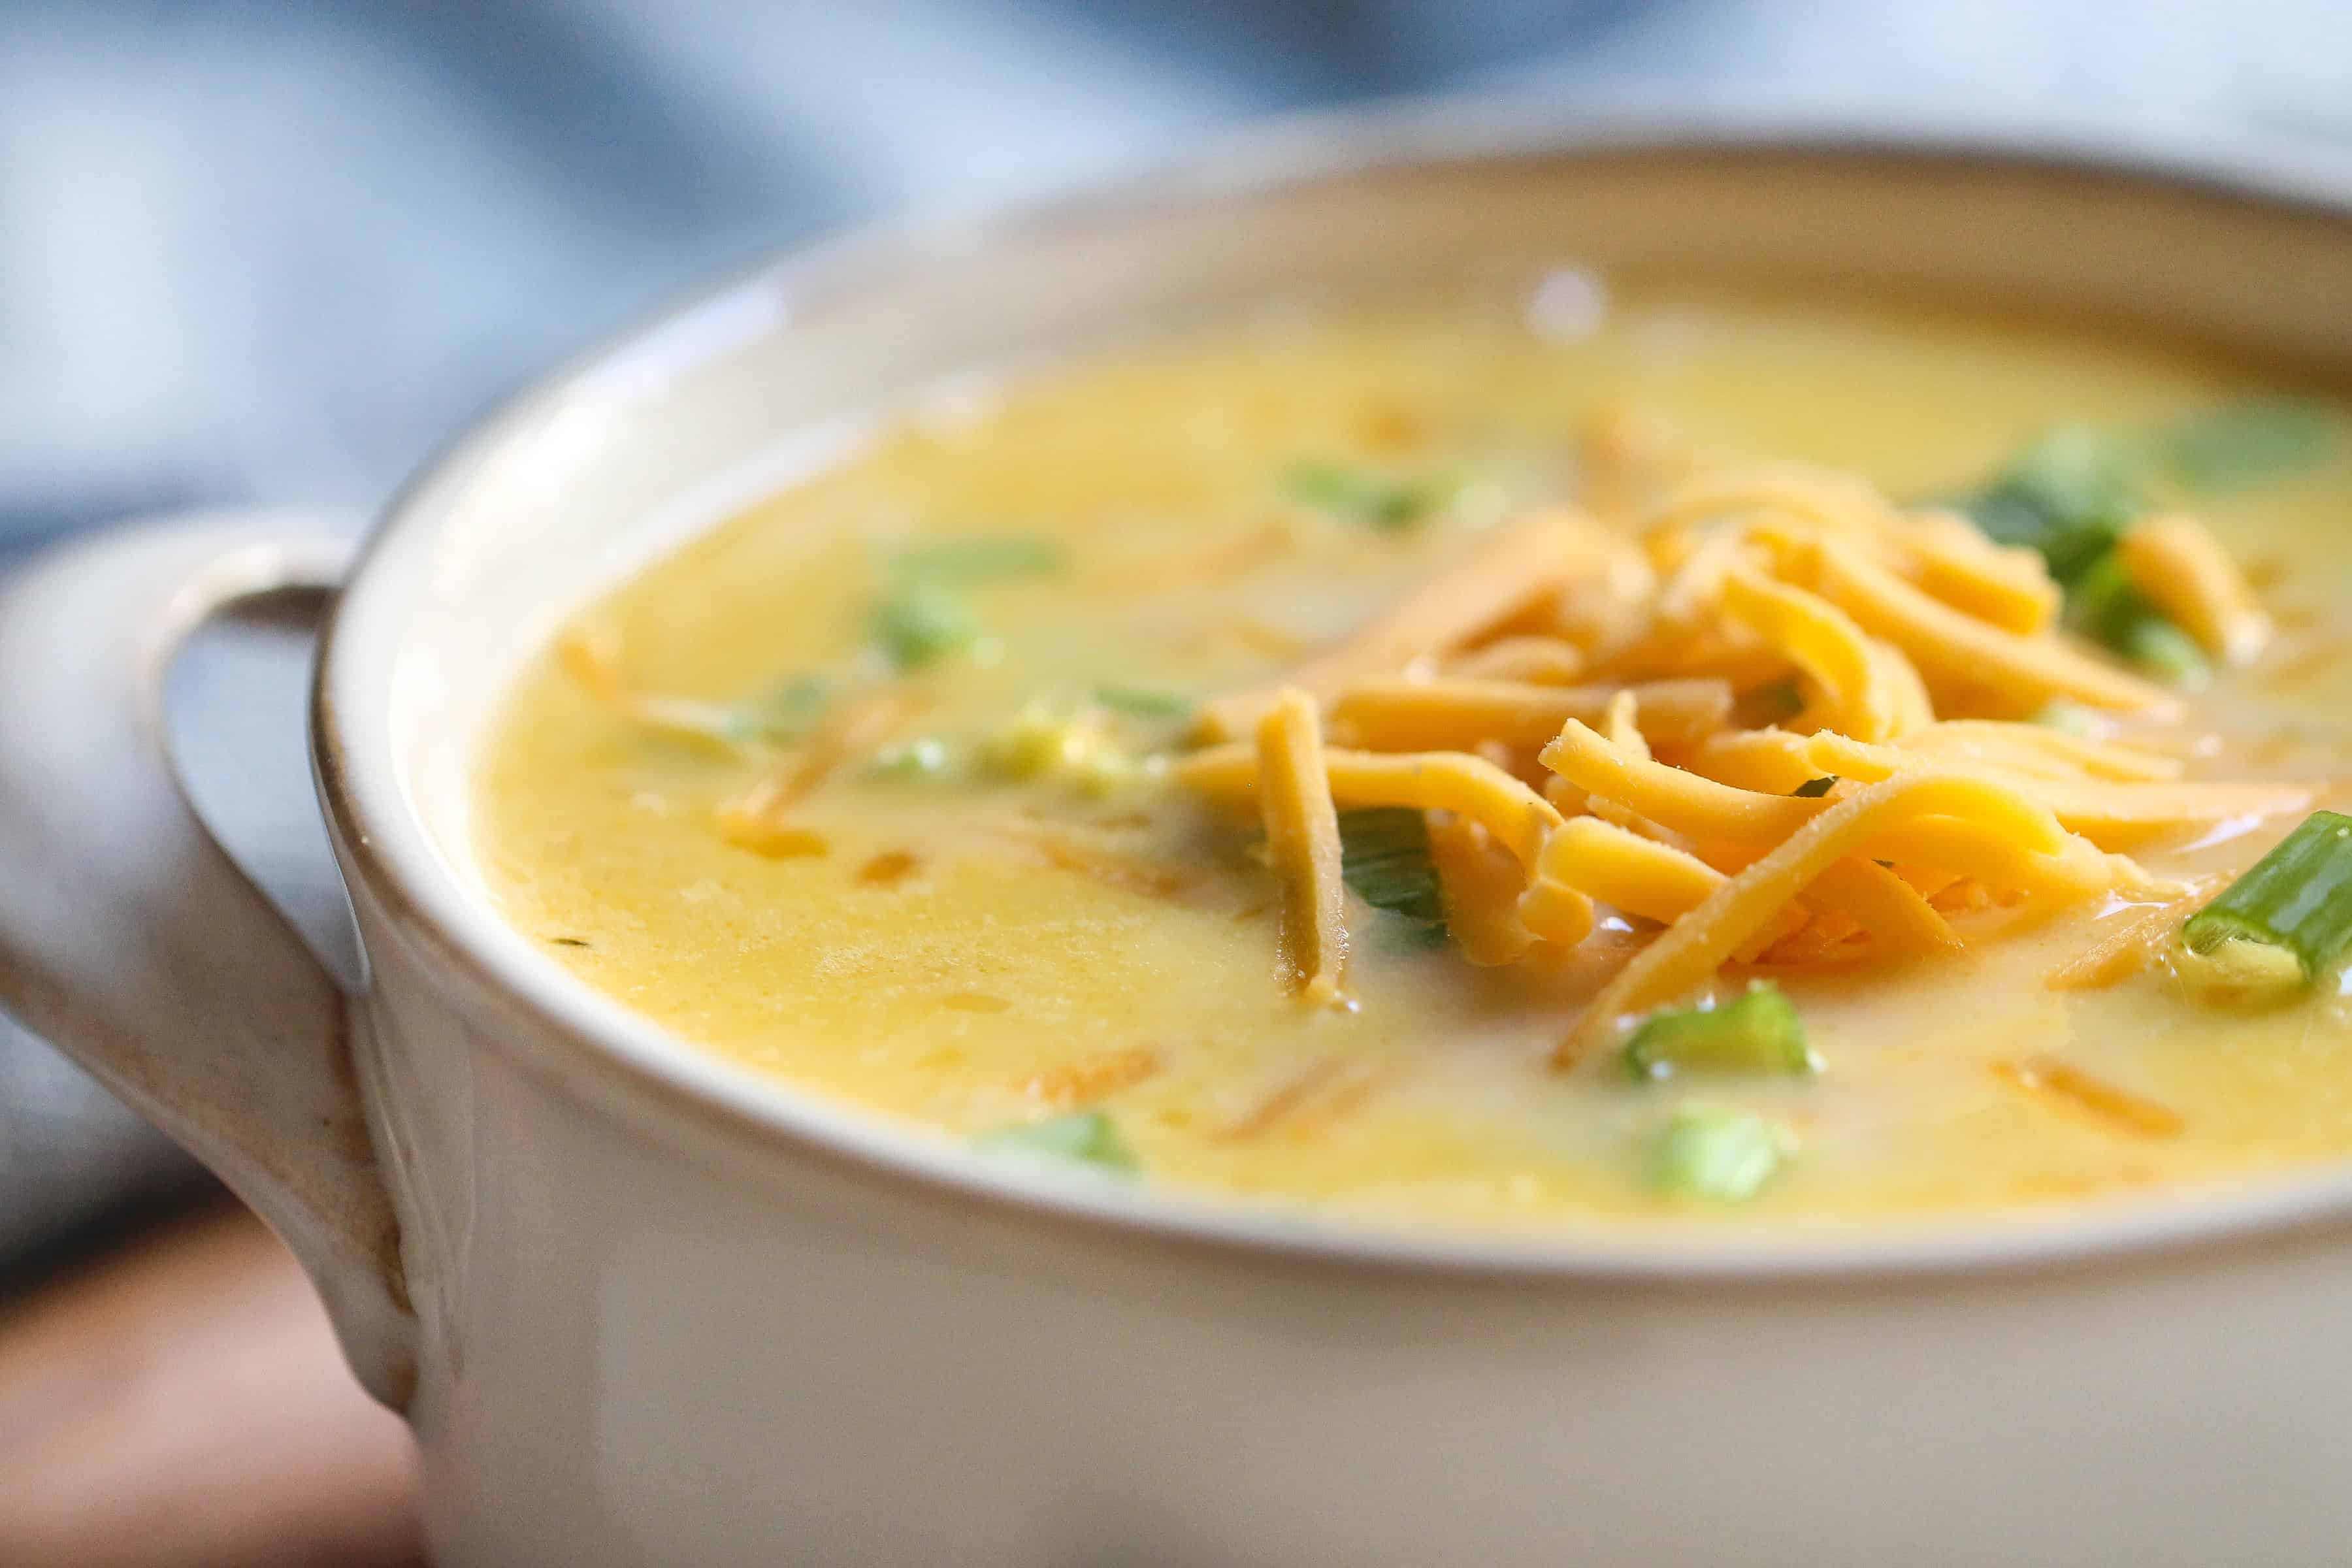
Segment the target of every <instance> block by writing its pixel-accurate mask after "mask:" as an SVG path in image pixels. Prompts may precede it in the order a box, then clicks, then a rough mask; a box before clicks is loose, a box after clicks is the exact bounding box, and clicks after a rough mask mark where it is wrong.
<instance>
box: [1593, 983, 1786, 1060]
mask: <svg viewBox="0 0 2352 1568" xmlns="http://www.w3.org/2000/svg"><path fill="white" fill-rule="evenodd" d="M1623 1060H1624V1063H1625V1070H1626V1071H1628V1072H1629V1073H1631V1074H1633V1076H1634V1077H1635V1078H1640V1079H1663V1078H1672V1077H1674V1076H1675V1074H1677V1073H1685V1072H1749V1073H1811V1072H1815V1071H1817V1070H1819V1068H1820V1067H1821V1063H1820V1061H1819V1059H1818V1058H1815V1057H1814V1055H1813V1053H1812V1051H1811V1049H1810V1048H1809V1047H1807V1046H1806V1044H1805V1021H1804V1020H1803V1019H1802V1018H1801V1017H1799V1016H1797V1006H1796V1004H1795V1003H1793V1002H1791V1001H1790V1000H1789V998H1788V997H1787V996H1785V995H1783V994H1781V991H1780V987H1779V986H1777V985H1775V984H1772V983H1771V982H1770V981H1769V980H1759V981H1757V982H1756V983H1754V984H1751V985H1749V986H1748V990H1747V993H1746V994H1744V995H1741V996H1739V997H1738V998H1737V999H1735V1000H1733V1001H1730V1002H1726V1003H1724V1004H1723V1005H1721V1006H1718V1007H1710V1008H1699V1007H1673V1008H1668V1009H1666V1010H1664V1011H1663V1012H1658V1013H1653V1014H1651V1015H1650V1016H1649V1017H1647V1018H1645V1019H1643V1021H1642V1026H1641V1027H1639V1028H1637V1029H1635V1030H1634V1031H1633V1037H1632V1038H1630V1039H1628V1040H1627V1041H1626V1042H1625V1049H1624V1053H1623Z"/></svg>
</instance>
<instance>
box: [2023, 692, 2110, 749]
mask: <svg viewBox="0 0 2352 1568" xmlns="http://www.w3.org/2000/svg"><path fill="white" fill-rule="evenodd" d="M2027 722H2028V723H2032V724H2039V725H2041V726H2042V728H2043V729H2045V730H2055V731H2058V732H2059V733H2061V734H2064V735H2073V736H2075V737H2077V738H2078V739H2081V740H2084V741H2096V740H2099V739H2101V738H2102V737H2104V736H2105V734H2106V733H2107V731H2108V730H2109V729H2110V728H2111V726H2110V725H2109V723H2108V721H2107V720H2106V719H2105V717H2104V716H2102V715H2101V714H2100V712H2099V710H2097V709H2095V708H2085V707H2084V706H2083V704H2081V703H2080V702H2069V701H2068V700H2066V699H2064V698H2063V697H2053V698H2052V699H2051V700H2049V701H2047V702H2045V703H2043V704H2042V707H2041V709H2040V710H2038V711H2036V712H2035V713H2034V715H2033V716H2032V718H2031V719H2030V720H2028V721H2027Z"/></svg>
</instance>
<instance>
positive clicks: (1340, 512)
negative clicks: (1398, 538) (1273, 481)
mask: <svg viewBox="0 0 2352 1568" xmlns="http://www.w3.org/2000/svg"><path fill="white" fill-rule="evenodd" d="M1282 488H1283V490H1284V491H1285V493H1286V494H1287V495H1288V496H1289V497H1290V498H1291V499H1292V500H1296V501H1301V502H1304V503H1305V504H1306V505H1307V506H1311V507H1315V508H1317V509H1318V510H1323V511H1328V512H1330V513H1332V514H1334V515H1335V516H1339V517H1344V518H1349V519H1351V520H1353V521H1357V522H1360V523H1363V524H1365V525H1366V526H1367V527H1370V528H1374V529H1378V530H1379V531H1381V532H1383V533H1401V532H1402V531H1404V530H1406V529H1409V528H1412V527H1413V526H1414V525H1415V524H1417V523H1419V522H1421V521H1423V520H1424V519H1426V518H1428V517H1429V516H1431V515H1432V514H1433V513H1435V512H1440V511H1443V510H1445V509H1446V508H1447V507H1448V506H1450V505H1452V504H1453V502H1454V498H1455V496H1456V495H1458V494H1459V493H1460V491H1461V489H1462V486H1461V484H1460V482H1459V481H1457V480H1454V479H1441V478H1435V477H1432V476H1427V475H1423V476H1421V477H1419V478H1413V479H1400V478H1396V477H1394V476H1391V475H1387V474H1381V473H1375V472H1373V471H1372V470H1370V469H1368V468H1351V467H1349V465H1347V464H1345V463H1334V462H1328V461H1324V460H1321V459H1318V458H1303V459H1301V460H1300V461H1298V462H1296V463H1293V464H1291V465H1290V467H1289V468H1287V469H1286V470H1285V471H1284V473H1283V476H1282Z"/></svg>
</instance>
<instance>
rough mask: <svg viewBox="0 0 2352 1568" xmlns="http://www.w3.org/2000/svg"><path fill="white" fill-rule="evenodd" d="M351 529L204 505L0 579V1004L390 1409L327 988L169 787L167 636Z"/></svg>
mask: <svg viewBox="0 0 2352 1568" xmlns="http://www.w3.org/2000/svg"><path fill="white" fill-rule="evenodd" d="M350 533H351V530H350V528H349V527H348V526H342V527H338V526H336V525H335V524H333V523H332V522H331V521H326V520H323V519H320V518H318V517H314V516H310V515H304V514H287V513H254V512H228V513H220V512H215V513H207V514H202V515H194V516H184V517H177V518H170V519H165V520H162V521H150V522H146V523H142V524H134V525H132V526H130V527H127V528H123V529H121V530H115V531H109V532H107V533H104V534H101V535H99V536H97V537H96V538H94V539H92V540H90V541H89V542H80V543H75V544H70V545H67V546H64V547H62V548H59V549H57V550H54V551H51V552H48V553H47V554H46V555H43V556H41V557H38V558H37V559H36V560H35V561H33V562H32V563H28V564H27V565H26V567H25V568H24V570H22V571H21V572H20V573H18V574H16V575H15V576H14V577H12V578H9V579H7V580H5V582H0V1005H6V1006H7V1007H8V1008H9V1009H10V1010H11V1011H12V1012H14V1013H15V1014H16V1016H17V1017H18V1018H19V1019H21V1020H22V1021H23V1022H24V1023H25V1025H26V1026H27V1027H29V1028H31V1029H32V1030H33V1031H35V1032H36V1033H37V1034H39V1035H42V1036H44V1037H47V1039H49V1040H50V1041H52V1042H53V1043H54V1044H56V1045H57V1046H58V1047H59V1048H60V1049H62V1050H63V1051H64V1052H65V1053H66V1054H67V1055H68V1056H70V1057H71V1058H73V1059H74V1060H76V1061H77V1062H79V1063H80V1064H81V1065H82V1066H83V1067H84V1068H88V1069H89V1072H90V1073H91V1074H92V1075H93V1076H95V1077H96V1078H97V1079H100V1081H101V1082H103V1083H104V1084H105V1085H106V1086H107V1087H108V1088H109V1089H112V1090H113V1091H114V1092H115V1093H116V1094H118V1095H120V1096H121V1097H122V1098H123V1099H124V1100H127V1101H129V1102H130V1103H131V1105H132V1106H133V1107H134V1108H136V1109H137V1110H139V1111H140V1112H141V1113H142V1115H144V1116H146V1117H148V1118H149V1119H150V1120H152V1121H154V1122H155V1123H156V1124H157V1125H159V1126H161V1127H162V1128H163V1130H164V1131H167V1132H169V1133H170V1134H171V1135H172V1136H173V1138H175V1139H177V1140H178V1141H179V1142H181V1143H183V1144H184V1145H186V1147H187V1148H188V1150H189V1152H191V1153H193V1154H194V1155H195V1156H196V1158H197V1159H199V1160H201V1161H203V1162H204V1163H205V1164H206V1165H209V1166H210V1167H211V1168H212V1169H213V1170H214V1171H215V1173H218V1174H219V1176H220V1177H221V1179H222V1180H223V1181H225V1182H226V1183H227V1184H228V1185H229V1187H230V1188H231V1189H232V1190H234V1191H235V1192H236V1194H237V1195H238V1196H239V1197H241V1198H243V1199H244V1200H245V1201H246V1202H247V1204H249V1205H252V1207H253V1209H254V1210H255V1212H256V1213H257V1214H259V1215H261V1217H262V1218H263V1219H264V1220H266V1221H268V1224H269V1226H271V1228H272V1229H274V1230H276V1231H277V1232H278V1235H279V1236H280V1237H283V1238H284V1240H285V1242H286V1244H287V1246H288V1247H290V1248H291V1249H292V1250H293V1252H294V1254H295V1256H296V1257H297V1258H299V1259H300V1260H301V1263H302V1266H303V1268H305V1269H307V1270H308V1271H309V1273H310V1279H311V1280H312V1282H313V1283H314V1284H315V1285H316V1286H317V1287H318V1289H319V1292H320V1296H322V1297H323V1298H324V1299H325V1300H326V1304H327V1310H328V1312H329V1314H330V1316H331V1317H332V1318H333V1320H334V1323H335V1328H336V1331H337V1332H338V1334H339V1335H340V1336H341V1340H342V1343H343V1349H344V1353H345V1354H346V1355H347V1356H349V1357H350V1359H351V1363H352V1370H353V1371H354V1372H356V1373H358V1374H359V1378H360V1381H361V1382H362V1383H363V1384H366V1385H367V1388H368V1390H369V1392H370V1393H372V1394H374V1395H375V1396H376V1397H377V1398H378V1399H381V1400H383V1402H384V1403H385V1404H387V1405H392V1406H393V1407H394V1408H395V1409H398V1408H400V1407H402V1406H403V1405H405V1404H406V1402H407V1399H408V1396H409V1394H410V1393H411V1392H412V1390H413V1388H414V1386H415V1351H416V1321H415V1315H414V1313H413V1312H412V1311H411V1310H410V1308H409V1305H408V1299H407V1289H406V1286H405V1284H404V1280H403V1279H402V1276H401V1269H400V1251H399V1241H400V1231H399V1223H398V1221H397V1219H396V1218H395V1217H394V1211H393V1206H392V1202H391V1199H390V1197H389V1195H388V1194H387V1193H386V1191H385V1187H384V1183H383V1176H382V1174H381V1173H379V1171H378V1169H377V1166H376V1160H375V1154H374V1150H373V1145H372V1144H371V1142H370V1140H369V1135H368V1128H367V1121H366V1118H365V1114H364V1112H363V1110H362V1107H361V1103H360V1093H359V1087H358V1084H357V1081H356V1079H355V1078H354V1075H353V1070H352V1056H351V1049H350V1037H349V1031H350V1027H351V1010H350V1007H349V1005H348V1000H347V998H346V997H345V996H344V995H343V993H342V991H341V987H339V986H338V985H337V984H335V982H334V980H333V978H332V977H331V976H330V975H329V973H327V970H326V969H325V967H324V966H323V965H322V964H321V963H320V962H319V960H318V958H317V957H316V956H315V955H314V954H313V953H312V952H310V948H309V947H308V946H307V945H306V944H305V943H304V942H303V940H302V938H301V937H300V936H299V935H298V934H297V933H296V932H295V931H294V928H293V927H292V926H291V925H289V923H288V922H287V921H286V918H285V917H284V916H283V915H281V914H279V913H278V910H277V908H276V907H275V906H274V905H272V904H271V903H270V902H269V900H268V899H267V898H265V897H263V895H262V893H261V890H260V889H258V888H257V887H256V886H255V885H254V884H253V882H252V881H251V880H250V879H248V878H247V876H246V875H245V873H244V872H242V871H240V870H239V869H237V868H236V864H235V862H233V861H231V860H230V859H229V858H228V856H227V855H226V853H224V852H223V850H222V849H221V847H220V846H219V845H218V844H217V843H215V841H214V839H213V837H212V835H211V834H210V833H209V832H208V831H206V829H205V826H204V825H203V823H202V822H200V821H199V820H198V819H197V817H196V815H195V812H194V809H193V808H192V807H191V806H190V805H189V804H188V800H187V796H186V795H185V794H184V792H183V791H182V789H181V787H180V782H179V777H178V774H177V773H175V772H174V770H173V766H172V763H171V760H170V757H169V755H168V754H167V752H166V748H165V740H164V730H163V674H164V669H165V667H166V666H167V665H168V663H169V662H170V659H171V657H172V654H173V650H174V649H175V648H176V647H178V646H179V644H180V643H181V641H182V640H183V639H184V638H185V637H187V635H188V634H189V633H190V632H192V631H193V630H194V629H195V627H196V626H199V625H200V624H202V623H203V622H204V621H205V619H206V618H207V617H209V616H213V615H215V614H216V613H217V612H219V611H220V610H222V609H223V608H225V607H226V606H228V605H232V604H234V603H236V601H238V600H240V599H246V598H250V597H253V596H256V595H262V594H268V593H271V592H275V591H280V590H286V589H296V588H314V589H326V588H331V587H332V586H333V585H334V584H336V583H337V582H338V581H340V580H341V575H342V570H343V567H344V565H345V563H346V562H347V560H348V558H349V555H350V545H349V543H348V542H347V541H348V539H349V536H350Z"/></svg>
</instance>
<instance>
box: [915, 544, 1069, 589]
mask: <svg viewBox="0 0 2352 1568" xmlns="http://www.w3.org/2000/svg"><path fill="white" fill-rule="evenodd" d="M1064 564H1065V552H1064V551H1063V549H1062V546H1061V545H1060V544H1059V543H1058V542H1055V541H1054V540H1051V539H1037V538H1033V537H1030V536H1027V535H1024V534H1006V535H1002V536H999V537H996V538H989V539H950V540H942V541H940V542H938V543H935V544H925V545H919V546H917V547H916V548H914V549H912V550H908V551H907V552H903V553H902V554H900V555H899V556H898V560H897V562H896V565H897V567H898V573H899V574H900V575H901V576H902V577H904V578H906V579H907V580H908V581H910V582H925V583H932V584H940V583H993V582H999V581H1002V580H1003V579H1004V578H1007V577H1044V576H1049V575H1051V574H1054V573H1056V572H1059V571H1060V570H1061V569H1062V567H1063V565H1064Z"/></svg>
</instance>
